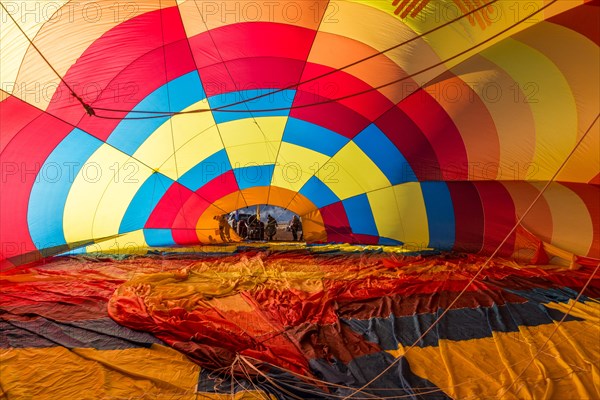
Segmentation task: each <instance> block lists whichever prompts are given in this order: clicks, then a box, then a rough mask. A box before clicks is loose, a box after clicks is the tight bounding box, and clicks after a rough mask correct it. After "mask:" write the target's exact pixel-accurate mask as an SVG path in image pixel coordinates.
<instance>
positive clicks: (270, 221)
mask: <svg viewBox="0 0 600 400" xmlns="http://www.w3.org/2000/svg"><path fill="white" fill-rule="evenodd" d="M265 233H266V234H267V237H268V238H269V241H270V242H271V241H273V236H275V234H276V233H277V220H276V219H275V218H273V217H272V216H271V215H270V214H269V216H268V217H267V228H266V229H265Z"/></svg>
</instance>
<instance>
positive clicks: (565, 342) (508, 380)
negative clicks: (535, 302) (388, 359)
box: [389, 306, 600, 400]
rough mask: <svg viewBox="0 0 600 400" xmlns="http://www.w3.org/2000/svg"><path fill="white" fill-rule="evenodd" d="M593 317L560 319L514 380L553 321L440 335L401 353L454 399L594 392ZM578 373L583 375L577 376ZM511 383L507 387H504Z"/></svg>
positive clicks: (596, 328) (599, 331)
mask: <svg viewBox="0 0 600 400" xmlns="http://www.w3.org/2000/svg"><path fill="white" fill-rule="evenodd" d="M596 310H598V307H597V306H596ZM598 322H599V321H598V316H597V314H596V318H595V319H594V320H592V321H581V322H579V321H577V322H574V321H573V322H565V323H563V324H561V327H560V328H559V330H558V332H557V333H556V334H555V335H554V336H553V337H552V339H551V340H550V342H549V343H548V345H547V346H546V347H545V348H544V351H542V353H541V354H540V355H539V356H538V357H537V359H536V361H535V362H533V363H532V364H531V365H530V366H529V368H527V370H525V372H524V373H523V375H522V376H521V378H520V380H519V381H518V382H514V380H515V378H516V377H517V376H518V375H519V374H521V373H522V372H523V371H524V368H525V366H526V365H527V364H528V363H529V361H530V360H531V359H532V358H533V356H534V355H535V354H536V353H537V351H538V350H539V348H540V347H541V346H542V344H543V343H544V342H546V340H547V339H548V337H549V335H550V334H551V333H552V331H553V330H554V328H555V326H556V324H549V325H540V326H536V327H520V328H519V332H516V333H515V332H510V333H501V332H494V333H493V337H491V338H483V339H473V340H466V341H458V342H455V341H450V340H440V342H439V346H437V347H434V346H430V347H425V348H420V347H414V348H412V349H411V350H410V351H409V352H408V353H407V355H406V358H407V360H408V362H409V364H410V367H411V370H412V371H413V372H414V373H415V374H417V375H418V376H421V377H424V378H426V379H428V380H429V381H431V382H432V383H433V384H435V385H437V386H438V387H439V388H440V389H442V390H443V391H444V392H445V393H446V394H448V395H449V396H450V397H452V398H455V399H466V398H489V399H506V400H508V399H511V400H512V399H515V400H516V399H523V400H525V399H532V400H533V399H592V398H598V396H599V395H600V393H599V392H598V388H597V387H596V388H594V387H593V386H592V385H591V384H590V383H591V382H598V379H599V378H600V371H599V367H598V364H597V360H598V358H599V357H600V351H599V347H598V342H597V341H596V338H598V337H599V335H600V324H598ZM582 332H585V334H582ZM590 332H591V333H590ZM573 338H576V340H573ZM404 352H405V349H404V348H401V349H399V350H398V351H390V352H389V353H391V354H392V355H393V356H394V357H397V356H399V355H400V354H403V353H404ZM583 376H585V377H586V379H581V378H580V377H583ZM513 383H514V384H513ZM511 384H513V386H512V387H511V389H510V390H509V392H508V393H504V390H505V389H506V388H508V387H509V386H510V385H511Z"/></svg>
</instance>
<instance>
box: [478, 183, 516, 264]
mask: <svg viewBox="0 0 600 400" xmlns="http://www.w3.org/2000/svg"><path fill="white" fill-rule="evenodd" d="M474 185H475V187H476V188H477V191H478V192H479V197H480V198H481V204H482V205H483V214H484V221H485V223H484V233H483V248H482V250H481V251H482V252H483V253H485V254H492V253H493V252H494V251H495V250H496V248H497V247H498V245H500V243H501V242H502V240H503V239H504V238H505V237H506V235H507V234H508V233H509V232H510V230H511V229H512V228H513V227H514V225H515V223H516V222H517V221H516V211H515V206H514V202H513V199H512V197H511V196H510V194H509V193H508V191H507V190H506V188H505V187H504V185H502V183H501V182H493V181H490V182H476V183H475V184H474ZM515 237H516V231H515V232H513V233H511V235H510V237H509V238H508V239H507V240H506V243H504V245H503V246H502V248H501V249H500V250H499V251H498V253H497V255H498V256H500V257H502V256H506V257H510V256H511V255H512V254H513V251H514V247H515Z"/></svg>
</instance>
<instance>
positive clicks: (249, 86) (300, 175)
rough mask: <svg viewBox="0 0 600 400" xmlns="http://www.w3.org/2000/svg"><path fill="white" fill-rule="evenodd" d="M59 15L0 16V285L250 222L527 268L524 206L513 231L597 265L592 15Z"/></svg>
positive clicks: (458, 10) (9, 7)
mask: <svg viewBox="0 0 600 400" xmlns="http://www.w3.org/2000/svg"><path fill="white" fill-rule="evenodd" d="M63 3H64V4H62V3H61V2H52V7H50V6H49V5H48V4H46V3H44V2H27V4H28V6H27V7H29V8H26V7H25V5H24V4H25V3H18V2H10V1H4V0H3V1H2V4H3V5H4V8H1V9H0V12H1V18H2V33H1V35H2V42H1V49H0V50H1V51H2V61H1V62H2V68H1V69H0V80H1V82H2V87H1V90H2V92H0V93H1V94H0V113H1V114H0V117H1V124H2V125H1V135H2V136H1V146H0V151H1V152H2V153H1V157H2V179H1V183H0V184H1V185H2V188H1V190H2V197H1V199H0V202H1V204H0V213H1V220H2V226H1V235H2V249H1V258H2V260H4V261H3V265H5V266H6V267H10V266H11V265H19V264H23V263H25V262H28V261H31V260H35V259H39V258H40V257H43V256H47V255H52V254H57V253H61V252H64V251H67V250H70V249H73V248H83V250H82V251H93V250H94V249H97V247H94V246H93V245H94V244H98V243H100V242H105V243H104V244H103V245H101V246H104V247H113V249H114V248H117V247H119V246H121V247H122V246H125V245H127V246H128V248H129V249H132V248H142V247H146V246H171V245H189V244H198V243H205V244H207V243H218V242H219V241H220V238H219V235H218V232H217V234H216V233H215V232H216V231H217V230H218V226H217V222H216V221H215V220H214V218H213V217H214V216H215V215H219V214H224V213H227V212H231V211H234V210H236V209H239V208H243V207H247V206H251V205H255V204H271V205H276V206H280V207H284V208H287V209H289V210H291V211H293V212H295V213H297V214H299V215H300V216H301V217H302V220H303V227H304V232H305V234H304V239H305V240H306V241H308V242H348V243H362V244H392V245H397V244H408V245H411V246H415V247H419V248H426V247H432V248H437V249H444V250H451V249H453V250H461V251H470V252H482V253H486V254H489V253H491V252H492V251H493V250H494V249H495V248H496V247H497V246H498V245H499V244H500V242H501V241H502V240H503V239H504V238H505V237H506V236H507V235H508V236H509V237H508V239H507V240H506V242H505V243H504V245H503V246H502V247H501V249H500V251H499V254H501V255H504V256H512V257H517V256H521V257H522V258H529V259H531V254H533V253H534V252H535V249H534V248H529V249H525V250H526V251H525V250H524V249H523V248H521V247H520V245H519V244H520V243H521V242H522V241H523V240H522V239H523V238H522V235H521V234H520V231H514V232H512V233H511V234H510V235H509V232H510V231H511V228H512V227H513V226H514V225H515V223H516V222H517V221H519V219H520V218H521V217H522V216H523V215H524V214H525V211H526V209H527V207H528V206H529V205H530V203H531V202H532V200H533V199H534V198H535V197H536V196H537V195H538V194H539V193H540V192H541V191H543V195H542V196H541V198H540V199H539V200H538V201H537V202H536V204H535V206H534V207H533V209H532V210H531V211H530V212H529V213H528V214H527V216H526V217H525V218H524V220H523V221H522V224H521V225H522V228H523V230H524V231H527V232H529V233H531V234H532V235H533V236H534V237H536V238H538V239H539V241H540V243H542V242H543V243H546V244H547V245H551V246H556V247H557V248H560V249H562V250H565V251H568V252H571V253H574V254H576V255H579V256H587V257H592V258H600V234H599V232H600V225H599V223H598V221H599V220H600V204H599V201H598V198H600V191H599V189H598V184H600V180H599V179H600V178H599V177H600V175H599V173H600V167H599V163H600V155H599V153H598V148H599V147H600V139H599V128H598V123H597V121H596V122H594V120H595V118H596V116H597V112H598V109H599V102H598V98H599V85H600V83H599V78H598V74H597V72H598V70H600V65H599V60H600V55H599V51H598V41H599V39H598V37H599V33H598V24H597V21H598V18H599V16H598V14H599V12H598V3H597V2H595V1H591V2H589V1H586V2H580V1H571V0H569V1H539V2H529V3H527V5H521V4H520V3H514V4H513V3H507V2H502V1H496V2H493V1H492V2H491V3H490V5H489V6H487V7H480V8H477V7H476V6H475V5H476V4H479V3H478V2H467V1H460V0H453V1H450V0H445V1H435V2H433V1H421V2H407V1H403V2H398V1H391V0H390V1H366V0H342V1H326V0H315V1H313V2H287V1H284V2H279V3H277V4H276V5H275V4H271V3H269V2H244V1H241V2H235V3H232V4H231V5H229V4H227V2H224V3H218V2H212V1H200V0H196V1H192V0H187V1H174V0H163V1H156V0H148V1H142V0H136V1H133V2H129V3H127V4H118V5H115V4H114V2H110V1H106V2H105V1H101V2H94V3H93V4H88V5H86V6H85V7H84V6H83V5H78V4H77V5H76V4H70V2H63ZM417 3H418V4H417ZM61 5H62V7H61ZM36 10H37V11H36ZM11 17H12V18H13V19H14V20H13V19H11ZM15 22H16V23H17V24H18V25H17V24H15ZM45 22H47V23H45ZM21 30H22V31H21ZM25 35H26V36H25ZM27 38H29V39H31V40H32V43H33V44H34V45H35V47H36V48H34V47H33V46H31V45H30V44H29V43H28V41H27ZM549 38H552V39H551V40H550V39H549ZM36 49H37V50H36ZM388 49H391V50H389V51H388ZM42 55H43V56H44V57H45V58H46V60H47V62H48V63H49V64H50V65H48V63H46V61H44V60H43V59H42ZM50 66H52V68H53V69H54V70H55V71H56V73H55V72H53V70H52V69H51V68H50ZM57 74H58V75H57ZM58 76H60V77H61V78H62V80H61V79H59V77H58ZM71 90H72V92H71ZM74 95H76V96H77V97H79V98H80V99H81V102H80V101H79V100H78V99H77V98H76V97H75V96H74ZM84 105H85V106H84ZM86 107H89V109H91V110H92V111H93V112H91V113H90V112H89V111H90V110H89V109H86ZM194 111H198V112H194ZM200 111H202V112H200ZM582 138H583V140H581V143H579V144H578V141H579V140H580V139H582ZM571 152H573V154H571ZM567 158H569V161H568V162H567V163H566V164H565V165H564V167H563V168H562V169H560V172H559V173H558V175H557V176H556V177H554V175H555V174H556V173H557V171H558V170H559V167H560V166H561V164H562V163H563V162H564V161H565V160H566V159H567ZM550 180H552V181H553V182H552V183H551V184H550V185H549V187H547V188H546V187H545V186H546V183H547V182H548V181H550ZM124 235H128V237H127V240H126V241H125V243H122V241H120V240H119V238H120V237H123V236H124ZM86 246H91V247H89V248H87V250H86ZM538 247H539V246H538Z"/></svg>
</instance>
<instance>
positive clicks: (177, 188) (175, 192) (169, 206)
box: [144, 182, 194, 228]
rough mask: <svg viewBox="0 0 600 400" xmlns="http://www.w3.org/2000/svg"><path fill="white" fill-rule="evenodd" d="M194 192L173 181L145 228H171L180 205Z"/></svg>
mask: <svg viewBox="0 0 600 400" xmlns="http://www.w3.org/2000/svg"><path fill="white" fill-rule="evenodd" d="M193 194H194V192H192V191H191V190H190V189H188V188H186V187H185V186H183V185H181V184H179V183H178V182H175V183H174V184H173V185H171V187H170V188H169V190H167V192H166V193H165V194H164V196H163V197H162V198H161V199H160V201H159V203H158V204H157V205H156V208H155V209H154V211H152V214H150V218H148V221H147V222H146V225H145V226H144V227H145V228H171V227H172V226H173V222H174V221H175V218H176V217H177V215H178V213H179V211H180V210H181V207H182V206H183V204H185V202H186V201H187V199H189V198H190V196H192V195H193Z"/></svg>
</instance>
